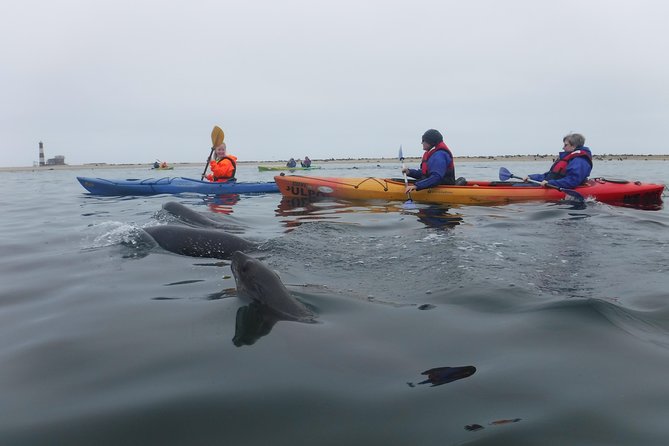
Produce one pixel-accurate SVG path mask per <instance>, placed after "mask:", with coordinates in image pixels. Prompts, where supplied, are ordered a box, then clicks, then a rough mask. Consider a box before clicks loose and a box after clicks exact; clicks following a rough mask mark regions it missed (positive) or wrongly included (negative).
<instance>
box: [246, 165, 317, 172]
mask: <svg viewBox="0 0 669 446" xmlns="http://www.w3.org/2000/svg"><path fill="white" fill-rule="evenodd" d="M320 168H321V166H311V167H300V166H295V167H288V166H258V170H259V171H261V172H268V171H271V170H314V169H320Z"/></svg>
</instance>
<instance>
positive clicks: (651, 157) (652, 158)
mask: <svg viewBox="0 0 669 446" xmlns="http://www.w3.org/2000/svg"><path fill="white" fill-rule="evenodd" d="M552 159H553V155H498V156H456V157H455V162H456V163H467V162H481V161H505V160H507V161H541V160H546V161H547V162H550V161H552ZM594 159H595V161H626V160H636V161H669V155H629V154H624V155H615V154H611V155H607V154H605V155H596V156H595V157H594ZM396 160H397V159H396V158H358V159H355V158H342V159H335V158H330V159H313V160H312V162H313V164H314V166H318V165H321V166H322V165H326V164H328V163H350V164H379V163H388V162H394V161H396ZM405 162H406V163H411V164H415V163H420V158H418V157H407V158H406V159H405ZM239 164H243V165H251V166H257V165H263V166H285V164H286V161H239ZM152 166H153V163H140V164H107V163H89V164H65V165H47V166H41V167H40V166H19V167H0V172H17V171H19V172H25V171H37V170H56V169H57V170H76V169H82V168H84V169H101V170H102V169H127V168H134V167H144V168H146V169H151V167H152ZM170 166H171V167H175V168H179V167H196V166H204V164H203V163H170ZM166 172H169V170H168V171H166Z"/></svg>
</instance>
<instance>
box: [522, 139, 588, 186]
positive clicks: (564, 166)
mask: <svg viewBox="0 0 669 446" xmlns="http://www.w3.org/2000/svg"><path fill="white" fill-rule="evenodd" d="M562 142H563V143H564V146H563V149H562V152H560V154H559V155H558V159H557V161H555V162H554V163H553V165H552V166H551V168H550V169H549V170H548V172H546V173H536V174H532V175H528V176H527V177H525V178H524V180H525V181H526V182H527V180H528V179H532V180H535V181H541V182H542V183H543V184H544V185H546V184H550V185H551V186H555V187H560V188H563V189H572V188H574V187H576V186H578V185H580V184H582V183H583V182H584V181H585V180H587V179H588V175H590V172H591V171H592V152H591V151H590V149H589V148H588V147H585V146H584V145H583V144H585V137H584V136H583V135H581V134H580V133H570V134H569V135H567V136H565V137H564V138H562Z"/></svg>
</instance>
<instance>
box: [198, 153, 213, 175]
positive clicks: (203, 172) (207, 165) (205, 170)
mask: <svg viewBox="0 0 669 446" xmlns="http://www.w3.org/2000/svg"><path fill="white" fill-rule="evenodd" d="M214 149H215V147H212V148H211V152H209V158H207V162H206V163H205V165H204V170H203V171H202V177H200V180H204V176H205V175H206V174H207V167H209V162H210V161H211V155H213V154H214Z"/></svg>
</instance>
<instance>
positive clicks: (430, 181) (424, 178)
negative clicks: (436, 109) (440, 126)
mask: <svg viewBox="0 0 669 446" xmlns="http://www.w3.org/2000/svg"><path fill="white" fill-rule="evenodd" d="M423 150H424V151H425V153H423V160H422V161H421V163H420V169H408V168H406V167H405V168H404V169H402V172H403V173H406V174H407V175H409V176H410V177H411V178H415V179H416V180H417V181H416V182H415V183H414V184H410V185H408V186H407V187H406V193H407V194H408V193H411V191H414V190H421V189H428V188H430V187H435V186H438V185H440V184H455V164H454V163H453V154H452V153H451V151H450V150H449V148H448V147H447V146H446V144H444V137H443V136H441V133H439V131H438V130H435V129H430V130H428V131H426V132H425V133H423Z"/></svg>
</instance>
